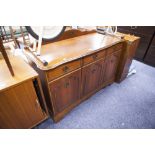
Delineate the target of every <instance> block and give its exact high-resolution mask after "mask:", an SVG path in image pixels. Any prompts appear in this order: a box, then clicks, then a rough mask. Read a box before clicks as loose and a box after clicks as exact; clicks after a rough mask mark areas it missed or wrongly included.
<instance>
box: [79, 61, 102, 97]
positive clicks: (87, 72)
mask: <svg viewBox="0 0 155 155" xmlns="http://www.w3.org/2000/svg"><path fill="white" fill-rule="evenodd" d="M102 63H103V59H101V60H99V61H97V62H94V63H92V64H90V65H88V66H85V67H84V68H82V86H83V90H82V95H83V96H85V95H87V94H89V93H91V92H92V91H94V90H95V89H97V88H98V87H99V85H100V84H101V78H102V77H101V76H102Z"/></svg>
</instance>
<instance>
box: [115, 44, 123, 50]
mask: <svg viewBox="0 0 155 155" xmlns="http://www.w3.org/2000/svg"><path fill="white" fill-rule="evenodd" d="M122 48H123V44H122V43H119V44H117V45H115V51H119V50H122Z"/></svg>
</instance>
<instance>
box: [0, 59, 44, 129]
mask: <svg viewBox="0 0 155 155" xmlns="http://www.w3.org/2000/svg"><path fill="white" fill-rule="evenodd" d="M10 62H11V64H12V66H13V69H14V73H15V74H14V76H13V77H12V76H11V75H10V73H9V70H8V69H7V66H6V64H5V62H4V60H0V128H3V129H5V128H6V129H8V128H11V129H12V128H13V129H14V128H15V129H19V128H21V129H23V128H32V127H34V126H36V125H37V124H38V123H40V122H41V121H43V120H45V119H46V118H47V114H46V112H47V107H46V105H45V99H44V96H43V93H42V90H41V85H40V81H39V78H38V74H37V73H36V72H35V71H34V70H33V69H32V68H31V67H30V66H29V65H28V64H27V63H26V62H24V61H23V60H22V59H21V58H20V57H11V58H10Z"/></svg>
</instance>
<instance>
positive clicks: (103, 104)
mask: <svg viewBox="0 0 155 155" xmlns="http://www.w3.org/2000/svg"><path fill="white" fill-rule="evenodd" d="M133 65H134V66H135V67H136V71H137V73H136V74H134V75H131V76H130V77H128V78H127V79H125V80H124V81H123V82H122V83H120V84H117V83H114V84H112V85H110V86H108V87H106V88H104V89H102V90H100V91H99V92H97V93H96V94H94V95H93V96H92V97H90V98H89V99H88V100H86V101H85V102H83V103H82V104H80V105H79V106H77V107H76V108H74V109H73V110H72V111H71V112H70V113H69V114H68V115H66V116H65V118H64V119H62V120H61V121H60V122H58V123H53V121H52V119H48V120H46V121H45V122H43V123H42V124H40V125H38V126H37V127H36V128H37V129H38V128H39V129H65V128H66V129H111V128H112V129H122V128H123V129H145V128H149V129H154V128H155V68H154V67H151V66H148V65H145V64H143V63H141V62H138V61H135V60H134V61H133Z"/></svg>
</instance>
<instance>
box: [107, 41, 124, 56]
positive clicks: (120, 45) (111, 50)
mask: <svg viewBox="0 0 155 155" xmlns="http://www.w3.org/2000/svg"><path fill="white" fill-rule="evenodd" d="M122 48H123V44H122V43H119V44H117V45H115V46H112V47H110V48H108V49H107V55H110V54H112V53H114V52H116V51H121V50H122Z"/></svg>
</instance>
